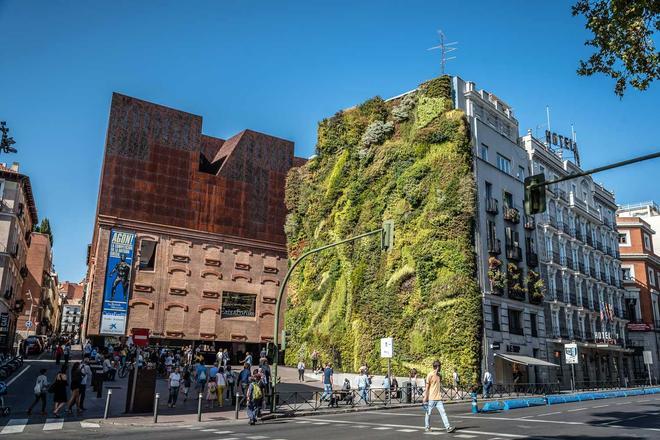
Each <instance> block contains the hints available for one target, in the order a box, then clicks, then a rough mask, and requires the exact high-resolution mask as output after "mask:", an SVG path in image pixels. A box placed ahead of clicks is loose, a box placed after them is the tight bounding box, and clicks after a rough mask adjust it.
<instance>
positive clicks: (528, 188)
mask: <svg viewBox="0 0 660 440" xmlns="http://www.w3.org/2000/svg"><path fill="white" fill-rule="evenodd" d="M544 182H545V175H544V174H543V173H541V174H535V175H533V176H529V177H527V178H526V179H525V214H527V215H533V214H540V213H542V212H545V185H542V186H538V185H540V184H542V183H544Z"/></svg>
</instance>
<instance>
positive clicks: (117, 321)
mask: <svg viewBox="0 0 660 440" xmlns="http://www.w3.org/2000/svg"><path fill="white" fill-rule="evenodd" d="M134 248H135V233H134V232H125V231H115V230H114V229H113V230H112V231H111V232H110V246H109V249H108V263H107V265H106V267H105V285H104V288H103V311H102V313H101V332H100V333H101V334H102V335H123V334H124V333H125V332H126V316H127V315H128V300H129V298H130V285H131V275H132V274H131V269H132V267H133V250H134Z"/></svg>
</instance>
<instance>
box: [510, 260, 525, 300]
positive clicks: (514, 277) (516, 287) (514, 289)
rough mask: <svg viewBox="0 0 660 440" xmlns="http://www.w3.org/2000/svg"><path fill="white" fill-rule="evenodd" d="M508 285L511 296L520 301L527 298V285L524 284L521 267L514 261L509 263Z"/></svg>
mask: <svg viewBox="0 0 660 440" xmlns="http://www.w3.org/2000/svg"><path fill="white" fill-rule="evenodd" d="M506 272H507V285H508V286H509V296H510V297H511V298H513V299H517V300H520V301H524V300H525V286H524V285H523V280H522V274H521V272H520V268H519V267H518V266H516V265H515V264H513V263H509V264H507V271H506Z"/></svg>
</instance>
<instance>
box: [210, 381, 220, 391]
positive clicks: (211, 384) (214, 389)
mask: <svg viewBox="0 0 660 440" xmlns="http://www.w3.org/2000/svg"><path fill="white" fill-rule="evenodd" d="M217 390H218V386H217V385H216V384H215V382H211V383H209V393H211V394H214V393H215V392H216V391H217Z"/></svg>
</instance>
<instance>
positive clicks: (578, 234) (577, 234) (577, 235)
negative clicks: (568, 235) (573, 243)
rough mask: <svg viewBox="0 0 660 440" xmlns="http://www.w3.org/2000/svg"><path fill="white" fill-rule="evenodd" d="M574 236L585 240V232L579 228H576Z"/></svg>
mask: <svg viewBox="0 0 660 440" xmlns="http://www.w3.org/2000/svg"><path fill="white" fill-rule="evenodd" d="M574 237H575V238H577V239H578V240H580V241H584V234H583V233H582V231H580V230H579V229H576V230H575V235H574Z"/></svg>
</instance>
